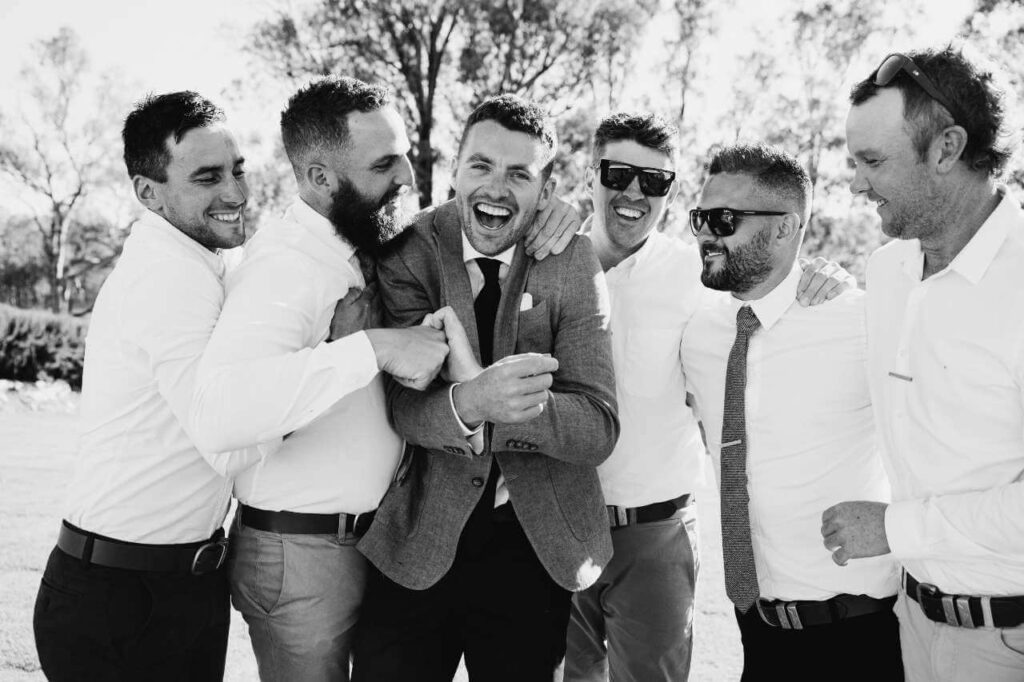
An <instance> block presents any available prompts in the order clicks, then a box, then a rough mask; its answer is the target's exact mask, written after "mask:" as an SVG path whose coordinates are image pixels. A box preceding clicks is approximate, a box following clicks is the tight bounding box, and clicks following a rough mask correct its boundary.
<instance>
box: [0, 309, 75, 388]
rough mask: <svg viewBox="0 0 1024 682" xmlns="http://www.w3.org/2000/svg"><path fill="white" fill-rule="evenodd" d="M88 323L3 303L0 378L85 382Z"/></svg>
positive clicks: (0, 328) (0, 319)
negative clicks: (84, 370)
mask: <svg viewBox="0 0 1024 682" xmlns="http://www.w3.org/2000/svg"><path fill="white" fill-rule="evenodd" d="M87 327H88V323H87V322H86V321H85V320H83V319H80V318H76V317H71V316H70V315H59V314H55V313H48V312H43V311H40V310H21V309H19V308H12V307H11V306H7V305H0V379H13V380H15V381H35V380H37V379H40V378H44V377H46V378H50V379H63V380H64V381H66V382H68V384H70V385H71V387H72V388H80V387H81V385H82V363H83V360H84V357H85V334H86V329H87Z"/></svg>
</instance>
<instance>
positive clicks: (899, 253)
mask: <svg viewBox="0 0 1024 682" xmlns="http://www.w3.org/2000/svg"><path fill="white" fill-rule="evenodd" d="M915 248H916V240H906V239H893V240H892V241H891V242H889V243H888V244H885V245H883V246H880V247H878V248H877V249H875V251H874V253H872V254H871V256H869V257H868V266H867V273H868V277H869V278H870V276H871V273H873V272H878V273H882V272H886V271H888V270H891V269H894V268H898V267H899V264H900V263H902V262H903V260H904V258H906V257H907V256H908V255H910V254H911V253H912V252H913V251H914V249H915Z"/></svg>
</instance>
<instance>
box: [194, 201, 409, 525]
mask: <svg viewBox="0 0 1024 682" xmlns="http://www.w3.org/2000/svg"><path fill="white" fill-rule="evenodd" d="M364 285H365V282H364V280H363V277H362V274H361V272H360V270H359V267H358V261H357V260H356V259H355V258H354V251H353V249H352V246H351V245H350V244H348V243H347V242H346V241H344V240H343V239H342V238H341V237H339V236H338V235H337V233H336V231H335V229H334V227H333V226H332V225H331V223H330V222H329V221H328V220H327V219H326V218H324V217H323V216H321V215H320V214H319V213H317V212H316V211H314V210H313V209H312V208H310V207H309V206H308V205H307V204H306V203H305V202H303V201H301V200H296V201H295V203H293V204H292V205H291V206H290V207H289V208H288V210H287V211H286V212H285V214H284V216H283V218H282V219H280V220H273V221H270V222H269V223H268V224H267V225H265V226H264V227H262V228H261V229H260V230H259V231H258V232H257V233H256V235H255V236H254V237H253V238H252V240H251V241H250V242H249V244H248V245H247V246H246V254H245V258H244V260H243V261H242V263H241V264H240V265H239V266H238V268H237V269H235V270H234V271H232V272H231V274H230V275H229V276H228V278H227V282H226V286H225V289H226V291H227V299H226V300H225V302H224V309H223V311H222V313H221V317H220V321H219V322H218V323H217V328H216V330H215V331H214V333H213V336H212V337H211V338H210V343H209V346H208V347H207V351H206V354H205V356H204V357H203V362H202V365H201V367H200V372H199V374H200V377H199V382H198V387H197V390H196V402H195V405H194V408H193V415H192V416H193V420H194V423H195V424H196V432H197V437H198V438H200V441H199V442H200V443H201V444H203V445H207V446H209V447H211V449H215V450H222V449H227V448H232V447H236V446H238V445H240V444H243V443H254V442H259V443H260V454H261V456H260V458H259V461H258V462H257V463H256V464H254V465H252V466H250V467H248V468H246V469H244V470H243V471H241V472H239V473H237V474H236V477H235V490H234V492H235V497H237V498H238V500H239V501H240V502H242V503H244V504H247V505H250V506H252V507H257V508H260V509H267V510H272V511H279V510H288V511H296V512H307V513H323V514H333V513H350V514H358V513H362V512H366V511H370V510H372V509H376V508H377V505H378V503H379V502H380V499H381V497H382V496H383V495H384V492H385V491H386V490H387V487H388V484H389V483H390V482H391V478H392V475H393V473H394V470H395V467H396V465H397V464H398V460H399V457H400V455H401V452H402V441H401V439H400V438H399V437H398V436H397V435H396V434H395V432H394V431H393V430H392V429H391V427H390V426H389V424H388V421H387V410H386V409H385V400H384V390H383V384H382V382H381V377H380V374H379V372H378V370H377V360H376V356H375V355H374V352H373V347H372V346H371V345H370V342H369V340H368V339H367V337H366V334H365V333H363V332H357V333H355V334H351V335H349V336H346V337H344V338H342V339H338V340H336V341H332V342H329V343H325V341H326V339H327V336H328V333H329V331H330V322H331V318H332V317H333V315H334V306H335V304H336V303H337V301H338V299H340V298H342V297H343V296H344V295H345V294H346V293H347V292H348V290H349V288H350V287H356V286H360V287H361V286H364Z"/></svg>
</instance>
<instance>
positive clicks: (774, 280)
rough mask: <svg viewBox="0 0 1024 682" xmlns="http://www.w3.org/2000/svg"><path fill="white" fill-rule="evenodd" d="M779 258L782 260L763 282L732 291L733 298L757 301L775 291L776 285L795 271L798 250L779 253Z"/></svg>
mask: <svg viewBox="0 0 1024 682" xmlns="http://www.w3.org/2000/svg"><path fill="white" fill-rule="evenodd" d="M777 258H779V259H780V260H778V261H776V263H775V264H774V266H773V267H772V269H771V271H770V272H769V273H768V276H767V277H766V278H765V279H764V281H763V282H761V283H760V284H758V285H756V286H754V287H753V288H751V289H749V290H747V291H734V292H732V295H733V298H735V299H737V300H740V301H756V300H758V299H761V298H764V297H765V296H767V295H768V294H770V293H772V292H773V291H775V287H777V286H779V285H780V284H782V282H783V281H784V280H785V279H786V278H787V277H789V273H790V272H792V271H793V263H794V262H795V261H796V252H795V251H794V252H792V253H788V254H785V255H782V254H777Z"/></svg>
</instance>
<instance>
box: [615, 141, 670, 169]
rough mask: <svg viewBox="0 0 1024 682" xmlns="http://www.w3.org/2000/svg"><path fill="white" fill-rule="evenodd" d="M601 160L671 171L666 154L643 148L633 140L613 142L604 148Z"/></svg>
mask: <svg viewBox="0 0 1024 682" xmlns="http://www.w3.org/2000/svg"><path fill="white" fill-rule="evenodd" d="M601 158H602V159H608V160H610V161H621V162H623V163H628V164H631V165H634V166H643V167H645V168H663V169H665V170H672V166H673V164H672V159H671V158H670V157H669V155H668V154H666V153H664V152H660V151H658V150H657V149H651V148H650V147H645V146H644V145H642V144H640V143H639V142H634V141H633V140H613V141H611V142H609V143H608V144H606V145H605V146H604V150H603V151H602V152H601Z"/></svg>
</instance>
